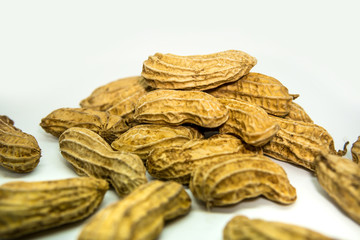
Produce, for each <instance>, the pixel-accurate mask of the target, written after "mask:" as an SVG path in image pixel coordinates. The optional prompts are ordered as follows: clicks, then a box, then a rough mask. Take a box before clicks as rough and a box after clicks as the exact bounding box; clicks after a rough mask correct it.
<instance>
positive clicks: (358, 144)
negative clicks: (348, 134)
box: [351, 136, 360, 164]
mask: <svg viewBox="0 0 360 240" xmlns="http://www.w3.org/2000/svg"><path fill="white" fill-rule="evenodd" d="M351 156H352V160H353V161H354V162H355V163H357V164H359V159H360V136H359V137H358V139H357V140H356V141H355V142H354V143H353V145H352V146H351Z"/></svg>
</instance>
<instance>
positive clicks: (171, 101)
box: [134, 90, 228, 128]
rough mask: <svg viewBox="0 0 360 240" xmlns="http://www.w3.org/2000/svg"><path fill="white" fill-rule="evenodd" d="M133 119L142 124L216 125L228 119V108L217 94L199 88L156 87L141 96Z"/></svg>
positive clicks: (213, 126)
mask: <svg viewBox="0 0 360 240" xmlns="http://www.w3.org/2000/svg"><path fill="white" fill-rule="evenodd" d="M134 119H135V121H137V122H140V123H153V124H170V125H181V124H183V123H192V124H195V125H198V126H201V127H206V128H215V127H218V126H220V125H221V124H223V123H224V122H225V121H226V120H227V119H228V111H227V109H226V107H225V106H223V105H222V104H221V103H220V102H219V101H218V100H217V99H216V98H215V97H213V96H211V95H209V94H207V93H205V92H200V91H180V90H155V91H152V92H149V93H148V94H146V95H144V96H143V97H141V98H140V99H139V101H138V103H137V105H136V109H135V114H134Z"/></svg>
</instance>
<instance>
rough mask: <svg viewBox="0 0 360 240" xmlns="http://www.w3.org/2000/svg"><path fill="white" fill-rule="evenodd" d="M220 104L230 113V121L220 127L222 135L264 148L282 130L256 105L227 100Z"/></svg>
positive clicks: (222, 100)
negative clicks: (231, 136) (226, 134)
mask: <svg viewBox="0 0 360 240" xmlns="http://www.w3.org/2000/svg"><path fill="white" fill-rule="evenodd" d="M219 102H220V103H222V104H224V106H226V108H227V109H228V111H229V119H228V120H227V121H226V122H225V123H224V124H223V125H221V126H220V128H219V131H220V133H230V134H235V135H237V136H239V137H240V138H241V139H242V140H244V142H246V143H248V144H250V145H253V146H262V145H264V144H266V143H268V142H269V141H270V140H271V138H272V137H273V136H274V135H275V134H276V133H277V131H279V129H280V127H279V124H277V122H276V121H274V120H273V119H272V118H270V117H269V116H268V114H267V113H266V112H265V110H264V109H262V108H261V107H259V106H257V105H255V104H252V103H249V102H246V101H243V100H234V99H225V98H221V99H219Z"/></svg>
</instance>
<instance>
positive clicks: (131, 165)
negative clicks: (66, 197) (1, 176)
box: [59, 128, 147, 196]
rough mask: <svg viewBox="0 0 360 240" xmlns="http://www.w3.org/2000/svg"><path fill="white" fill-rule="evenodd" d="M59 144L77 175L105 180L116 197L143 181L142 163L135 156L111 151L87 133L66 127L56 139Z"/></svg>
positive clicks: (96, 136)
mask: <svg viewBox="0 0 360 240" xmlns="http://www.w3.org/2000/svg"><path fill="white" fill-rule="evenodd" d="M59 145H60V151H61V154H62V156H63V157H64V158H65V159H66V160H67V161H68V162H69V163H70V164H71V165H72V166H73V168H74V170H75V171H76V173H77V174H79V175H80V176H90V177H95V178H101V179H105V180H107V181H109V182H110V183H111V185H112V186H113V187H114V188H115V190H116V192H117V193H118V195H119V196H125V195H127V194H129V193H130V192H131V191H133V190H134V189H135V188H136V187H138V186H139V185H141V184H144V183H146V182H147V178H146V170H145V167H144V164H143V162H142V160H141V159H140V158H139V157H138V156H137V155H134V154H131V153H127V152H121V153H119V152H117V151H114V150H113V149H112V148H111V146H110V145H109V144H108V143H107V142H106V141H105V140H104V139H103V138H101V137H100V136H99V135H98V134H96V133H95V132H93V131H91V130H88V129H84V128H70V129H68V130H66V131H65V132H64V133H63V134H62V135H61V136H60V138H59Z"/></svg>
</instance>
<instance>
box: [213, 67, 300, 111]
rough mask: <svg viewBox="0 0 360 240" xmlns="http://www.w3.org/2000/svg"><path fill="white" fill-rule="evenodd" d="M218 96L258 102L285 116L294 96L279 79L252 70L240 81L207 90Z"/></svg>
mask: <svg viewBox="0 0 360 240" xmlns="http://www.w3.org/2000/svg"><path fill="white" fill-rule="evenodd" d="M207 92H208V93H209V94H211V95H213V96H215V97H218V98H230V99H236V100H237V99H240V100H243V101H247V102H251V103H253V104H256V105H258V106H260V107H262V108H263V109H265V111H266V112H267V113H269V114H272V115H276V116H285V115H287V114H288V113H289V111H290V104H291V102H292V100H293V98H294V96H293V95H291V94H289V91H288V89H287V88H286V87H285V86H284V85H283V84H282V83H281V82H280V81H279V80H277V79H275V78H273V77H270V76H267V75H264V74H261V73H254V72H251V73H249V74H247V75H245V76H244V77H242V78H240V79H239V80H238V81H235V82H233V83H229V84H224V85H222V86H219V87H218V88H215V89H211V90H209V91H207Z"/></svg>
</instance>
